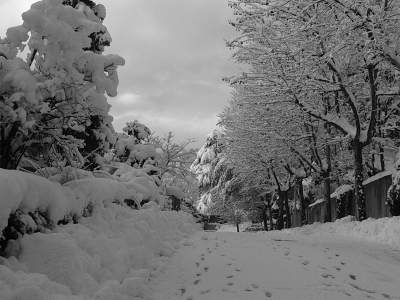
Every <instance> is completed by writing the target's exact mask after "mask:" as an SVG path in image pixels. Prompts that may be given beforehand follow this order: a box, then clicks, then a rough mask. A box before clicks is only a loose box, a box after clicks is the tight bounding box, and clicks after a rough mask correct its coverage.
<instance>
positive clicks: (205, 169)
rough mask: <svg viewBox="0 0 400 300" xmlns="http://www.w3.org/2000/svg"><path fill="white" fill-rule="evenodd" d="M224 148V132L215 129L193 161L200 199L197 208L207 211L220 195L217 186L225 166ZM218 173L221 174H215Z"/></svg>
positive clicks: (192, 168) (192, 169) (203, 211)
mask: <svg viewBox="0 0 400 300" xmlns="http://www.w3.org/2000/svg"><path fill="white" fill-rule="evenodd" d="M223 149H224V142H223V132H222V131H221V130H220V129H215V130H213V131H212V132H211V133H210V134H209V135H208V136H207V139H206V142H205V143H204V145H203V146H202V147H201V148H200V149H199V151H198V152H197V156H196V159H195V160H194V161H193V163H192V165H191V167H190V169H191V171H192V172H193V173H194V174H195V175H196V177H197V181H198V185H199V190H200V199H199V201H198V203H197V204H196V208H197V209H198V210H199V211H200V212H202V213H207V211H208V210H209V208H210V207H211V206H212V205H213V204H214V203H215V201H214V200H216V199H214V198H216V197H217V196H218V193H216V186H217V185H218V182H219V179H220V176H221V173H226V172H217V173H216V170H221V169H222V168H223V166H224V163H223V162H224V161H225V158H224V157H222V151H223ZM216 174H219V175H217V176H215V175H216Z"/></svg>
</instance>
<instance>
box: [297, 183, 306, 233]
mask: <svg viewBox="0 0 400 300" xmlns="http://www.w3.org/2000/svg"><path fill="white" fill-rule="evenodd" d="M296 185H297V193H298V196H299V203H300V219H301V220H300V223H301V224H300V226H301V225H305V224H306V203H305V199H304V189H303V179H298V180H297V181H296Z"/></svg>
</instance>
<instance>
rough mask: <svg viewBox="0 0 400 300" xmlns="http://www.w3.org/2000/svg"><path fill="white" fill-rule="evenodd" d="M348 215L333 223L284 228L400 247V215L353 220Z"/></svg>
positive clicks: (294, 231) (307, 233) (291, 231)
mask: <svg viewBox="0 0 400 300" xmlns="http://www.w3.org/2000/svg"><path fill="white" fill-rule="evenodd" d="M353 219H354V217H352V216H348V217H345V218H343V219H339V220H336V222H333V223H324V224H321V223H314V224H312V225H306V226H303V227H298V228H293V229H288V230H285V232H286V233H289V234H292V233H294V234H295V233H303V234H306V235H316V236H325V237H326V236H329V235H332V234H335V235H339V236H342V237H346V238H351V239H358V240H365V241H370V242H378V243H382V244H386V245H389V246H391V247H394V248H397V249H400V217H391V218H382V219H372V218H369V219H367V220H365V221H362V222H358V221H353Z"/></svg>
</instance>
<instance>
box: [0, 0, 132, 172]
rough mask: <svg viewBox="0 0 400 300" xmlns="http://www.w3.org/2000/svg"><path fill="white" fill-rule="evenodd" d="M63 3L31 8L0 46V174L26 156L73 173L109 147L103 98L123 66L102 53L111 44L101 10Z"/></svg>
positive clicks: (56, 0)
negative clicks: (64, 166) (25, 53)
mask: <svg viewBox="0 0 400 300" xmlns="http://www.w3.org/2000/svg"><path fill="white" fill-rule="evenodd" d="M67 2H68V1H66V2H65V5H63V1H61V0H43V1H38V2H36V3H34V4H33V5H32V6H31V8H30V9H29V10H28V11H26V12H25V13H24V14H23V15H22V18H23V21H24V22H23V24H22V25H20V26H16V27H12V28H9V29H8V30H7V33H6V37H4V38H3V39H0V54H1V55H0V82H1V87H0V119H1V125H0V126H1V130H2V132H4V134H2V136H1V137H0V146H1V148H2V149H5V150H4V151H2V154H1V157H0V167H3V168H11V169H12V168H16V167H17V166H18V164H19V161H20V159H21V157H23V156H24V155H26V156H30V157H33V158H35V159H36V160H38V161H40V162H41V163H42V164H43V165H45V166H46V165H48V164H49V163H51V162H57V163H59V164H60V163H61V164H74V165H78V166H79V165H83V164H85V158H84V156H85V157H86V156H88V155H89V154H92V152H93V153H95V152H99V153H100V154H101V152H102V151H104V150H105V149H107V143H108V142H112V141H113V138H114V137H113V129H112V125H111V121H112V118H111V116H109V115H108V112H109V105H108V103H107V99H106V97H105V95H104V94H105V93H107V95H108V96H116V93H117V85H118V76H117V72H116V70H117V67H118V66H121V65H123V64H124V60H123V58H121V57H120V56H117V55H102V54H101V52H102V49H103V48H102V47H103V46H104V45H107V44H109V42H110V41H111V37H110V35H109V34H108V31H107V28H106V27H105V26H104V25H103V24H102V21H103V19H104V17H105V9H104V7H103V6H101V5H96V6H93V8H90V7H88V6H87V5H86V4H85V3H84V2H85V1H78V2H77V3H75V5H72V4H73V3H72V2H71V1H69V2H71V3H67ZM71 5H72V6H71ZM96 14H97V15H96ZM99 33H101V34H100V35H99ZM94 35H96V37H95V36H94ZM94 40H96V41H97V42H96V41H95V42H93V41H94ZM93 43H95V44H97V46H93V45H92V44H93ZM26 47H28V48H29V55H28V57H27V59H25V60H22V59H21V58H18V57H17V54H18V53H19V52H20V51H22V50H23V49H24V48H26ZM33 63H34V67H33V68H31V65H32V64H33ZM82 153H83V154H84V156H82Z"/></svg>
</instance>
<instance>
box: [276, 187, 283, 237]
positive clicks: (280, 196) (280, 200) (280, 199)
mask: <svg viewBox="0 0 400 300" xmlns="http://www.w3.org/2000/svg"><path fill="white" fill-rule="evenodd" d="M283 197H284V196H283V192H282V191H281V190H279V191H278V208H279V215H278V222H277V224H276V227H277V229H278V230H282V229H283Z"/></svg>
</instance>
